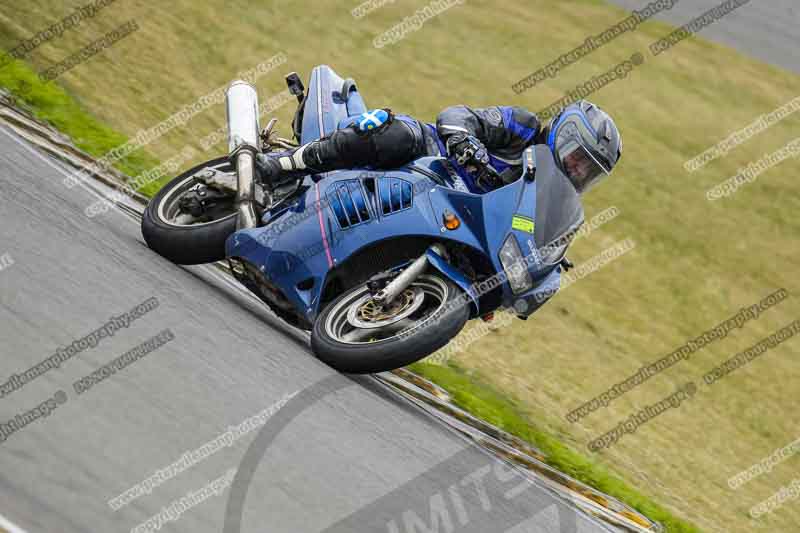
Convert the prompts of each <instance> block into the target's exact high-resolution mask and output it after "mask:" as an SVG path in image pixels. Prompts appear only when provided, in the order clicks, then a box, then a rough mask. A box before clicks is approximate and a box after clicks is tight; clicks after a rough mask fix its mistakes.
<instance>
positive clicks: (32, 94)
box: [0, 61, 159, 194]
mask: <svg viewBox="0 0 800 533" xmlns="http://www.w3.org/2000/svg"><path fill="white" fill-rule="evenodd" d="M0 86H2V87H4V88H6V89H7V90H9V91H10V92H11V93H12V94H13V95H14V97H15V98H16V99H17V101H18V102H20V103H21V104H22V106H23V107H24V108H26V109H29V110H30V111H31V112H32V113H33V115H34V116H36V117H37V118H39V119H40V120H44V121H46V122H49V123H50V124H52V125H53V126H54V127H55V128H56V129H58V130H59V131H61V132H62V133H65V134H67V135H69V136H70V137H71V138H72V140H73V142H74V143H75V145H76V146H77V147H78V148H80V149H81V150H84V151H85V152H87V153H89V154H91V155H92V156H94V157H101V156H103V155H105V154H106V153H107V152H108V151H109V150H111V149H113V148H115V147H117V146H119V145H121V144H124V143H125V142H126V141H127V140H128V139H127V138H126V137H125V136H124V135H122V134H120V133H118V132H116V131H114V130H113V129H111V128H110V127H109V126H107V125H105V124H103V123H101V122H100V121H98V120H97V118H95V117H94V116H93V115H92V114H91V113H90V112H89V111H87V110H86V109H85V108H84V107H83V106H82V105H80V103H79V102H78V101H77V100H76V98H75V97H74V96H72V95H70V94H69V93H67V91H65V90H64V88H62V87H61V86H60V85H57V84H54V83H46V82H43V81H41V80H40V79H39V77H38V76H37V74H36V72H34V71H33V70H32V69H31V67H30V66H29V65H28V64H27V63H25V62H23V61H12V62H10V63H7V64H6V65H4V66H2V67H0ZM158 163H159V162H158V160H157V159H156V158H154V157H153V156H151V155H148V154H147V153H145V152H142V151H139V152H134V153H132V154H130V155H129V156H127V157H125V158H123V159H121V160H120V161H119V162H118V164H116V165H115V167H116V168H118V169H119V170H121V171H122V172H124V173H125V174H127V175H128V176H136V175H137V174H139V173H141V172H144V171H146V170H149V169H151V168H153V167H154V166H156V165H158ZM154 187H155V190H158V185H154ZM155 190H153V187H151V188H150V189H149V191H148V192H150V194H153V193H154V192H155Z"/></svg>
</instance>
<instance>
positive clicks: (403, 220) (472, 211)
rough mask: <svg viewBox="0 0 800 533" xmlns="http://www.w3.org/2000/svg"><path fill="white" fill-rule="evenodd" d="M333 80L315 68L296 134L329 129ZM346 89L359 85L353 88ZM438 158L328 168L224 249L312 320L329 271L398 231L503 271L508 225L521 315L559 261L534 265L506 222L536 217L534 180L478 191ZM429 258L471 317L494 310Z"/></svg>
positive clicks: (333, 121) (333, 117)
mask: <svg viewBox="0 0 800 533" xmlns="http://www.w3.org/2000/svg"><path fill="white" fill-rule="evenodd" d="M340 82H342V83H343V80H342V79H341V78H339V77H338V76H336V75H335V73H333V71H332V70H330V69H329V68H328V67H317V68H316V69H314V73H313V75H312V80H311V83H310V87H309V94H308V98H307V103H306V109H305V113H304V120H303V132H302V140H303V142H308V141H310V140H313V139H314V138H316V137H318V136H319V134H320V132H321V131H322V132H326V133H329V132H330V131H329V130H328V128H334V127H337V126H338V124H339V123H340V122H341V121H342V120H343V119H344V118H346V116H347V113H348V110H347V105H348V101H344V100H341V99H340V98H338V96H337V95H338V94H339V93H337V91H339V89H340V88H341V83H340ZM319 91H322V92H319ZM350 95H351V98H352V96H353V95H358V93H357V91H355V90H354V91H352V92H351V93H350ZM315 99H316V100H315ZM340 100H341V101H340ZM353 108H358V113H354V114H360V113H361V112H363V111H362V110H361V109H362V108H363V101H362V100H361V98H360V96H359V97H358V101H357V102H354V103H353ZM315 117H316V120H315ZM531 156H532V154H529V156H528V157H531ZM536 157H537V158H542V157H551V156H550V152H549V150H547V148H546V147H539V148H537V152H536ZM444 161H445V160H444V159H442V158H438V157H427V158H423V159H419V160H417V161H415V162H414V163H412V164H409V165H408V166H406V167H403V168H401V169H397V170H391V171H380V172H376V171H370V172H366V171H363V170H347V171H338V172H330V173H328V174H327V175H326V176H325V177H324V179H321V180H319V179H318V178H319V177H317V181H315V180H313V179H306V181H305V185H307V186H308V188H307V190H306V191H305V192H304V193H303V194H302V195H301V196H300V197H299V198H297V199H296V201H295V202H294V203H293V204H292V205H290V206H289V207H288V208H285V209H283V210H282V211H279V212H273V213H268V214H267V215H265V217H264V223H265V224H266V225H264V226H263V227H259V228H255V229H245V230H240V231H238V232H236V233H234V234H233V235H231V237H230V238H229V239H228V241H227V254H228V256H229V257H231V258H237V259H240V260H243V261H245V262H247V263H249V264H250V265H252V266H253V267H254V268H257V269H258V270H260V271H261V273H262V274H263V275H264V276H265V277H266V278H267V279H268V280H269V281H270V282H271V284H272V285H274V286H275V287H277V288H278V289H279V290H280V291H281V292H282V293H283V295H284V296H285V298H286V299H287V300H288V301H289V302H290V303H291V305H292V307H294V309H295V310H296V311H297V313H298V314H299V315H301V316H304V317H305V318H306V320H307V321H308V322H309V323H313V321H314V319H315V318H316V316H317V314H318V313H319V311H320V300H321V296H322V291H323V288H324V287H325V284H326V280H327V278H328V276H329V275H330V273H331V271H332V270H334V269H336V268H338V267H340V266H341V265H344V264H346V263H347V261H348V260H349V259H350V258H351V257H353V256H354V254H356V253H358V252H359V251H362V250H364V249H365V248H369V247H373V246H375V245H378V244H380V243H385V242H386V241H389V240H392V239H397V238H398V237H407V236H415V237H422V238H425V239H427V240H430V241H431V242H434V241H437V242H447V241H451V242H456V243H460V244H461V245H466V246H467V247H469V248H470V249H472V250H473V252H474V253H477V254H480V255H483V256H484V257H485V258H486V260H487V263H488V264H491V265H492V267H493V269H494V272H503V268H502V265H501V264H500V261H499V258H498V251H499V250H500V247H501V246H502V245H503V243H504V241H505V239H506V237H507V236H508V235H509V233H512V234H514V235H515V236H516V238H517V241H518V243H519V246H520V248H521V250H522V252H523V255H529V254H532V255H531V261H530V262H529V272H530V273H531V276H532V278H533V279H534V287H535V288H533V289H531V290H529V291H527V292H525V293H523V294H518V295H514V294H513V293H512V291H511V288H510V286H509V284H508V283H505V282H503V283H502V285H501V287H502V294H503V297H502V305H503V306H505V307H511V306H514V305H515V304H517V305H516V306H515V309H517V311H518V312H519V313H520V314H522V315H528V314H530V313H532V312H533V311H535V309H536V308H538V307H539V306H540V305H541V304H542V303H543V302H544V301H546V300H547V298H549V297H550V296H551V295H552V294H553V293H554V292H555V290H557V287H558V283H559V278H560V274H559V270H560V269H559V267H557V266H554V265H543V264H542V263H541V259H540V258H539V256H538V253H536V245H535V243H534V238H533V237H534V235H533V233H532V232H530V231H521V230H517V229H512V216H513V215H514V214H518V215H522V216H524V217H526V218H528V219H530V220H534V219H535V218H536V200H537V196H536V181H534V180H531V179H519V180H517V181H516V182H514V183H511V184H509V185H506V186H504V187H502V188H500V189H497V190H495V191H492V192H489V193H486V194H483V195H478V194H472V193H468V192H461V191H458V190H455V189H453V188H451V187H450V184H451V183H452V177H451V174H450V172H448V170H447V167H446V166H445V164H444ZM446 211H449V212H452V213H454V214H456V216H457V217H458V218H459V219H460V221H461V225H460V227H458V229H455V230H447V229H446V228H444V227H443V223H442V217H443V214H444V213H445V212H446ZM429 259H430V262H431V264H432V265H433V266H434V267H435V268H437V269H439V270H440V271H442V273H443V274H444V275H446V276H447V277H449V278H450V279H451V280H453V281H454V282H455V283H457V284H458V285H459V286H461V287H462V289H464V290H465V291H466V292H468V293H475V294H474V296H475V297H474V298H473V307H474V308H473V316H475V315H476V314H478V313H480V314H483V313H486V312H490V311H493V310H494V309H479V308H478V296H479V294H478V293H477V292H476V288H474V287H470V282H469V280H468V279H467V277H466V276H465V275H464V273H462V272H461V271H459V270H458V269H457V268H455V267H453V266H452V265H450V264H448V263H447V261H445V260H444V259H443V258H441V257H438V256H435V254H433V255H431V256H429ZM398 266H399V265H398ZM376 273H377V272H376ZM554 288H555V290H554ZM478 289H479V288H478ZM520 301H523V302H525V305H524V306H522V305H520ZM495 307H496V306H495ZM523 307H524V308H523Z"/></svg>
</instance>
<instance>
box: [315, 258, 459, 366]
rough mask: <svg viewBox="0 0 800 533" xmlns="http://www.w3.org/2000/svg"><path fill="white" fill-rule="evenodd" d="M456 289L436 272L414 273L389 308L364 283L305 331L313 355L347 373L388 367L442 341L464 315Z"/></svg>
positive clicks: (411, 359) (413, 358)
mask: <svg viewBox="0 0 800 533" xmlns="http://www.w3.org/2000/svg"><path fill="white" fill-rule="evenodd" d="M461 294H462V291H461V289H459V288H458V287H457V286H456V285H455V284H453V283H452V282H451V281H450V280H448V279H446V278H444V277H442V276H441V275H440V274H439V273H438V272H433V273H429V274H426V275H423V276H420V277H419V278H417V279H416V280H415V281H414V282H413V283H412V284H411V285H410V286H409V287H408V289H406V290H405V291H404V292H403V293H402V294H401V295H399V296H398V297H397V298H395V300H394V301H393V302H392V304H391V305H390V306H389V309H386V308H381V307H379V306H377V305H376V304H375V303H374V301H373V300H372V297H371V294H370V291H369V289H368V288H367V285H366V283H364V284H362V285H359V286H357V287H355V288H353V289H351V290H350V291H348V292H346V293H344V294H342V295H341V296H339V297H338V298H336V299H335V300H334V301H333V302H331V303H330V304H329V305H328V306H327V307H326V308H325V309H324V310H323V311H322V313H320V315H319V317H318V318H317V320H316V321H315V322H314V328H313V331H312V333H311V348H312V350H313V352H314V355H316V357H317V358H318V359H320V360H321V361H323V362H324V363H326V364H328V365H329V366H331V367H333V368H334V369H336V370H338V371H340V372H344V373H348V374H372V373H376V372H384V371H387V370H394V369H395V368H399V367H402V366H405V365H408V364H411V363H413V362H415V361H418V360H420V359H422V358H424V357H427V356H428V355H430V354H432V353H433V352H435V351H436V350H438V349H439V348H441V347H443V346H444V345H446V344H447V343H448V342H449V341H450V339H452V338H453V337H455V336H456V335H457V334H458V332H459V331H461V329H462V328H463V327H464V325H465V324H466V323H467V320H468V319H469V307H468V305H465V304H464V302H463V301H461Z"/></svg>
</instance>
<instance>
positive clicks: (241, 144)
mask: <svg viewBox="0 0 800 533" xmlns="http://www.w3.org/2000/svg"><path fill="white" fill-rule="evenodd" d="M225 110H226V113H227V116H228V153H229V157H230V159H231V161H234V162H235V165H236V191H237V192H236V208H237V210H238V212H239V216H238V218H237V221H236V229H237V230H240V229H244V228H255V227H256V226H257V225H258V217H256V211H255V207H254V203H255V189H254V186H255V157H256V154H258V153H259V152H260V151H261V148H260V142H259V132H260V131H261V129H260V128H259V125H258V93H256V90H255V88H254V87H253V86H252V85H250V84H249V83H247V82H245V81H242V80H237V81H234V82H233V83H231V84H230V86H229V87H228V90H227V91H226V92H225Z"/></svg>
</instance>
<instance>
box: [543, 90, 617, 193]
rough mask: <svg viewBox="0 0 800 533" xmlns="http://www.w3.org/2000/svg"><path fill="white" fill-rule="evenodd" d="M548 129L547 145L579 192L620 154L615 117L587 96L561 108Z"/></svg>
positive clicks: (606, 170)
mask: <svg viewBox="0 0 800 533" xmlns="http://www.w3.org/2000/svg"><path fill="white" fill-rule="evenodd" d="M548 130H549V133H548V135H547V146H549V147H550V150H551V151H552V152H553V157H555V160H556V163H557V164H558V167H559V168H560V169H561V171H562V172H564V174H566V175H567V177H568V178H569V180H570V181H571V182H572V185H574V186H575V190H577V191H578V192H579V193H583V192H586V191H587V190H589V189H590V188H591V187H593V186H594V185H595V184H597V183H598V182H599V181H600V180H602V179H603V178H604V177H605V176H607V175H608V174H610V173H611V170H612V169H613V168H614V165H616V164H617V162H618V161H619V158H620V156H621V155H622V137H621V136H620V133H619V130H618V129H617V125H616V124H614V120H612V118H611V117H610V116H608V113H606V112H605V111H603V110H602V109H600V108H599V107H597V106H596V105H594V104H592V103H591V102H588V101H586V100H581V101H579V102H576V103H574V104H570V105H568V106H567V107H565V108H564V109H562V110H561V112H559V114H558V115H556V116H555V117H553V120H551V121H550V124H549V126H548Z"/></svg>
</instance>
